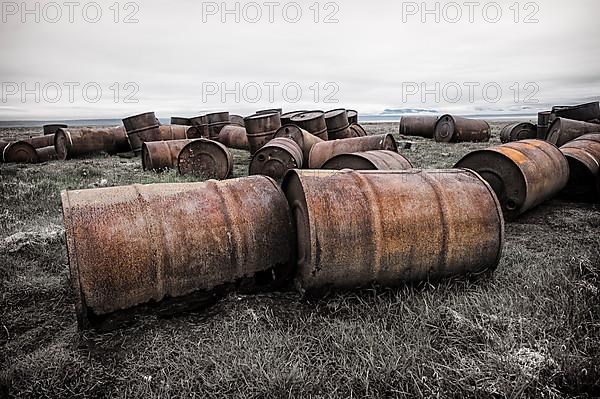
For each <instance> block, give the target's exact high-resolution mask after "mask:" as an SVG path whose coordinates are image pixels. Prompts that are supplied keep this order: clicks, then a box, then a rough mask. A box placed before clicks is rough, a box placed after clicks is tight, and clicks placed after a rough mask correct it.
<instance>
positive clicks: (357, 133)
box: [350, 123, 367, 137]
mask: <svg viewBox="0 0 600 399" xmlns="http://www.w3.org/2000/svg"><path fill="white" fill-rule="evenodd" d="M350 129H351V130H352V131H353V132H354V137H365V136H367V131H366V130H365V128H364V127H362V125H359V124H358V123H354V124H352V125H350Z"/></svg>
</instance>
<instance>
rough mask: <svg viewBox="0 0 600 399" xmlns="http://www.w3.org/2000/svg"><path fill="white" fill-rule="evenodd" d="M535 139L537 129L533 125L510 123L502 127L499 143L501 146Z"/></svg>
mask: <svg viewBox="0 0 600 399" xmlns="http://www.w3.org/2000/svg"><path fill="white" fill-rule="evenodd" d="M535 138H537V127H536V126H535V125H534V124H533V123H528V122H524V123H519V122H517V123H512V124H510V125H507V126H504V127H503V128H502V130H501V131H500V141H501V142H502V143H503V144H506V143H512V142H515V141H520V140H529V139H535Z"/></svg>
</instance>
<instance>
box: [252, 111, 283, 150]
mask: <svg viewBox="0 0 600 399" xmlns="http://www.w3.org/2000/svg"><path fill="white" fill-rule="evenodd" d="M279 115H280V114H278V113H270V114H255V115H251V116H249V117H247V118H245V119H244V124H245V125H246V134H247V136H248V144H249V145H250V153H251V154H253V155H254V154H255V153H256V151H258V150H260V149H261V148H262V147H263V146H264V145H265V144H267V143H268V142H269V141H271V140H272V139H273V137H275V133H276V132H277V130H278V129H279V128H280V127H281V118H280V116H279Z"/></svg>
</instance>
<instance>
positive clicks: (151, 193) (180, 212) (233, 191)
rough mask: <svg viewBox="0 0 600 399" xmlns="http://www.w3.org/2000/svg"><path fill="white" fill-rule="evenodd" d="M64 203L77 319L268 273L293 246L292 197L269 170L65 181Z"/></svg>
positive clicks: (95, 318) (91, 319) (91, 320)
mask: <svg viewBox="0 0 600 399" xmlns="http://www.w3.org/2000/svg"><path fill="white" fill-rule="evenodd" d="M62 205H63V215H64V222H65V228H66V235H67V248H68V253H69V264H70V271H71V282H72V285H73V289H74V293H75V299H76V311H77V319H78V322H79V326H80V328H88V327H90V324H95V323H99V322H100V321H101V319H103V318H106V317H107V316H108V315H114V313H115V312H119V311H122V310H125V309H130V308H132V307H135V306H137V305H141V304H151V303H161V301H163V300H165V299H168V300H176V299H177V298H181V297H186V296H188V295H190V294H192V293H195V292H207V291H210V290H213V289H215V288H217V287H220V286H222V285H224V284H226V283H236V282H237V281H238V280H240V279H243V278H256V276H257V275H261V277H262V278H264V277H265V276H270V275H271V274H272V273H271V272H272V271H275V270H279V269H280V268H282V267H284V268H287V264H288V262H289V261H290V260H291V258H292V256H293V255H292V253H293V249H292V245H293V242H294V241H295V238H294V232H293V228H292V224H291V220H290V212H289V207H288V204H287V201H286V198H285V196H284V194H283V193H282V192H281V190H280V188H279V187H278V186H277V185H276V184H275V182H274V181H273V180H271V179H269V178H267V177H262V176H260V177H259V176H257V177H249V178H244V179H239V180H229V181H225V182H215V181H209V182H205V183H186V184H157V185H148V186H142V185H134V186H127V187H114V188H103V189H94V190H82V191H66V192H63V193H62ZM262 272H265V273H262ZM266 284H268V282H267V283H266Z"/></svg>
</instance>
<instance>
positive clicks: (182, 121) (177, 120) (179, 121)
mask: <svg viewBox="0 0 600 399" xmlns="http://www.w3.org/2000/svg"><path fill="white" fill-rule="evenodd" d="M171 125H180V126H192V121H191V120H190V118H182V117H179V116H172V117H171Z"/></svg>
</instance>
